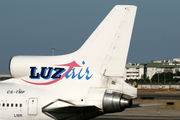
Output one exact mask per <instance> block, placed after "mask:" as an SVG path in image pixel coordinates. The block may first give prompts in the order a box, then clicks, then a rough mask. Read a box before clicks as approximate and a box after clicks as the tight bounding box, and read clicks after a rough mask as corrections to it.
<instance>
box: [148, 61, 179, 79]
mask: <svg viewBox="0 0 180 120" xmlns="http://www.w3.org/2000/svg"><path fill="white" fill-rule="evenodd" d="M179 71H180V58H174V59H173V61H170V60H156V61H151V62H149V63H147V77H149V79H151V78H152V77H153V75H154V74H156V73H162V72H172V73H176V72H179Z"/></svg>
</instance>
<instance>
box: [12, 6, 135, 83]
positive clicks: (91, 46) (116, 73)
mask: <svg viewBox="0 0 180 120" xmlns="http://www.w3.org/2000/svg"><path fill="white" fill-rule="evenodd" d="M136 9H137V7H136V6H132V5H117V6H115V7H114V8H113V9H112V10H111V12H110V13H109V14H108V15H107V16H106V17H105V19H104V20H103V21H102V22H101V23H100V25H99V26H98V27H97V28H96V30H95V31H94V32H93V33H92V35H91V36H90V37H89V38H88V39H87V41H86V42H85V43H84V44H83V45H82V47H81V48H80V49H79V50H77V51H76V52H74V53H72V54H67V55H60V56H16V57H13V58H12V59H11V62H10V67H9V68H10V73H11V75H12V76H13V77H16V78H18V77H24V76H28V77H29V78H30V79H31V80H32V79H38V78H40V77H42V78H44V79H49V78H53V79H54V78H56V77H54V76H53V75H52V74H53V73H52V71H53V72H55V71H56V68H54V67H55V66H59V65H63V66H64V65H66V66H67V65H72V64H73V65H75V64H74V63H76V64H78V67H79V66H81V65H82V64H83V65H84V64H86V65H85V67H89V69H90V71H91V73H92V72H93V74H94V73H95V74H96V73H100V74H103V75H105V76H113V77H123V76H124V69H125V63H126V58H127V53H128V49H129V43H130V39H131V34H132V29H133V24H134V19H135V13H136ZM73 61H75V62H73ZM82 62H83V63H82ZM67 63H69V64H67ZM50 66H51V67H53V68H51V67H50ZM76 66H77V65H75V66H74V67H76ZM42 67H43V68H42ZM65 69H66V68H64V70H65ZM69 69H72V68H70V67H69ZM87 69H88V68H87ZM48 72H49V74H48ZM62 72H63V70H62ZM80 72H81V71H80ZM46 73H47V75H46ZM66 73H68V69H66V72H65V73H64V77H65V74H66ZM76 73H77V72H76ZM86 73H87V74H88V73H89V71H88V70H86ZM61 74H62V73H61ZM58 75H60V74H58ZM58 77H59V76H58ZM29 78H28V79H29ZM61 78H62V77H61ZM79 78H81V77H79Z"/></svg>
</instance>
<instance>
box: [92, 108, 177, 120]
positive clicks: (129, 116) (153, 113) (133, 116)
mask: <svg viewBox="0 0 180 120" xmlns="http://www.w3.org/2000/svg"><path fill="white" fill-rule="evenodd" d="M91 120H180V110H171V109H159V108H149V107H141V108H128V109H126V110H125V111H123V112H117V113H111V114H105V115H102V116H99V117H97V118H94V119H91Z"/></svg>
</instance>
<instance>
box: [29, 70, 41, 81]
mask: <svg viewBox="0 0 180 120" xmlns="http://www.w3.org/2000/svg"><path fill="white" fill-rule="evenodd" d="M30 68H31V75H30V76H29V77H30V78H31V79H39V78H40V75H39V73H37V74H36V75H35V73H36V70H37V68H36V67H30Z"/></svg>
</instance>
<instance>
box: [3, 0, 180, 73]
mask: <svg viewBox="0 0 180 120" xmlns="http://www.w3.org/2000/svg"><path fill="white" fill-rule="evenodd" d="M117 4H120V5H130V4H131V5H136V6H137V7H138V8H137V14H136V20H135V24H134V29H133V35H132V39H131V44H130V49H129V55H128V59H127V62H132V63H147V62H149V61H150V60H164V59H170V60H172V59H173V58H179V57H180V54H179V49H180V48H179V46H180V7H179V5H180V0H0V74H3V73H6V74H8V73H9V72H8V66H9V60H10V58H11V57H12V56H16V55H51V47H55V54H56V55H60V54H66V53H70V52H73V51H75V50H77V49H78V48H79V47H80V46H81V45H82V44H83V43H84V42H85V40H86V39H87V38H88V37H89V35H90V34H91V33H92V32H93V31H94V30H95V29H96V27H97V26H98V25H99V23H100V22H101V21H102V20H103V19H104V17H105V16H106V15H107V14H108V13H109V11H110V10H111V9H112V8H113V7H114V6H115V5H117Z"/></svg>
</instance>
